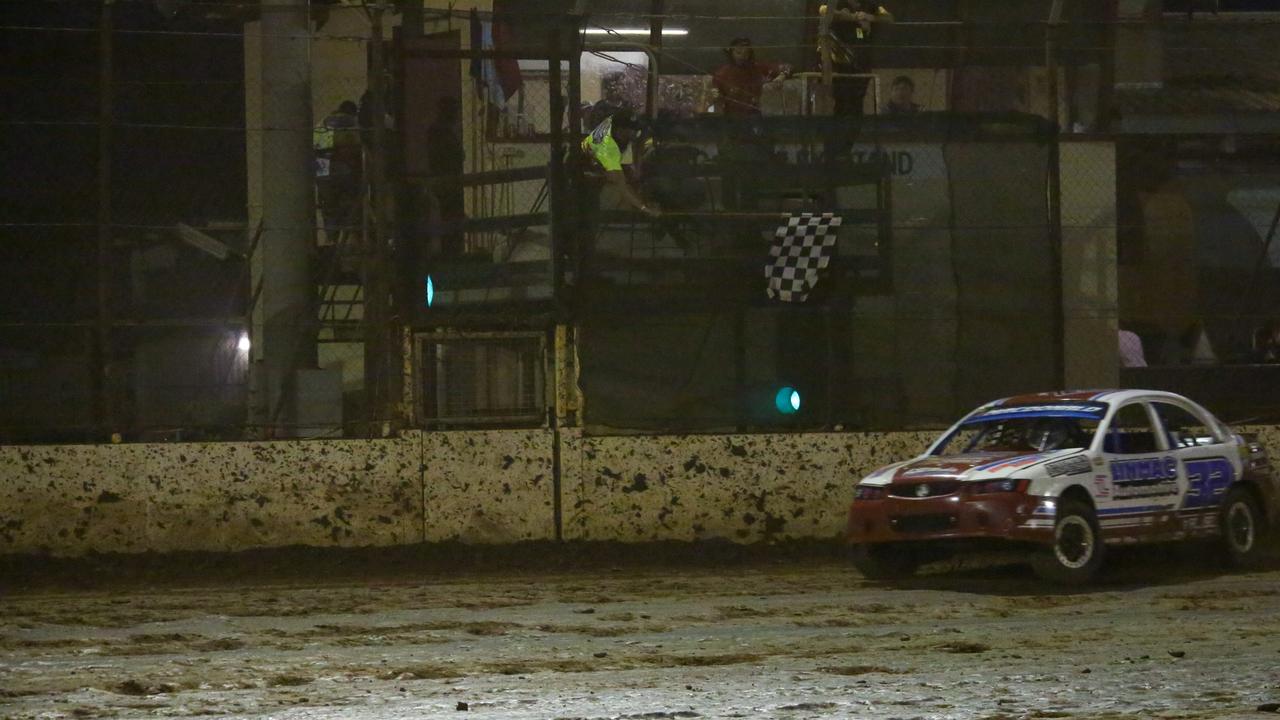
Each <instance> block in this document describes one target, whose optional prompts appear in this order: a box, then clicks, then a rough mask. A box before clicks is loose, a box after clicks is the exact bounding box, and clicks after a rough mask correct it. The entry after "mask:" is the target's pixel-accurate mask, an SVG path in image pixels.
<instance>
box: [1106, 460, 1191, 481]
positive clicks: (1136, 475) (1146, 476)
mask: <svg viewBox="0 0 1280 720" xmlns="http://www.w3.org/2000/svg"><path fill="white" fill-rule="evenodd" d="M1111 479H1112V480H1113V481H1115V482H1116V484H1120V483H1140V482H1155V481H1159V480H1177V479H1178V462H1177V461H1176V460H1174V459H1173V458H1172V457H1162V458H1143V459H1141V460H1114V461H1112V463H1111Z"/></svg>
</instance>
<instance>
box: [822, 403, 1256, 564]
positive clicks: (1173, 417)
mask: <svg viewBox="0 0 1280 720" xmlns="http://www.w3.org/2000/svg"><path fill="white" fill-rule="evenodd" d="M1278 522H1280V483H1278V481H1277V479H1276V477H1275V476H1274V475H1273V473H1272V471H1271V464H1270V461H1269V460H1268V458H1267V455H1266V453H1265V452H1263V450H1262V448H1261V447H1260V446H1259V445H1258V444H1256V443H1252V442H1249V441H1246V440H1245V439H1244V438H1242V437H1241V436H1240V435H1237V434H1235V433H1233V432H1232V431H1231V429H1230V428H1228V427H1227V426H1225V425H1223V424H1222V423H1221V422H1219V421H1218V420H1217V418H1215V417H1214V416H1213V415H1212V414H1210V413H1209V412H1208V411H1207V410H1205V409H1204V408H1202V407H1200V406H1199V405H1197V404H1196V403H1194V402H1191V401H1190V400H1188V399H1186V398H1184V397H1182V396H1180V395H1175V394H1173V393H1168V392H1159V391H1154V390H1113V391H1097V390H1092V391H1080V392H1053V393H1040V394H1035V395H1023V396H1019V397H1012V398H1006V399H1004V400H997V401H995V402H992V403H988V404H986V405H983V406H982V407H980V408H978V409H977V410H974V411H973V412H972V413H970V414H968V415H967V416H965V417H964V418H963V419H961V420H960V422H958V423H956V424H955V425H954V426H952V427H951V429H949V430H947V431H946V432H945V433H943V435H942V436H941V437H940V438H938V440H936V441H935V442H934V443H933V445H931V446H930V447H929V449H928V450H927V451H926V452H925V453H924V454H923V455H921V456H919V457H917V458H915V459H912V460H907V461H905V462H900V463H897V464H894V465H889V466H887V467H884V468H881V469H879V470H877V471H875V472H873V473H871V474H870V475H868V476H867V477H865V478H863V479H862V481H861V482H860V483H858V486H857V488H856V489H855V491H854V500H853V503H852V504H851V505H850V507H849V520H848V525H847V528H846V534H847V539H848V542H849V543H850V544H851V546H852V551H853V559H854V564H855V565H856V566H857V567H858V569H859V570H861V571H862V573H863V574H864V575H866V576H867V577H871V578H877V579H887V578H892V577H902V576H906V575H910V574H911V573H913V572H915V569H916V567H917V565H918V564H919V562H920V561H921V560H922V559H924V558H931V557H934V556H936V555H937V554H938V552H939V551H948V550H951V551H954V550H956V549H957V546H960V545H963V544H965V543H971V542H974V541H981V540H998V541H1001V542H1002V543H1020V544H1022V545H1024V546H1026V547H1027V548H1028V549H1029V550H1030V551H1031V559H1032V564H1033V567H1034V568H1035V569H1036V572H1037V573H1038V574H1039V575H1040V576H1041V577H1044V578H1046V579H1049V580H1052V581H1055V582H1060V583H1066V584H1077V583H1084V582H1088V581H1089V580H1090V579H1091V578H1093V576H1094V575H1095V574H1096V573H1097V571H1098V568H1099V567H1100V566H1101V564H1102V561H1103V558H1104V556H1105V554H1106V553H1105V550H1106V546H1107V545H1109V544H1118V543H1138V542H1153V541H1164V540H1181V539H1186V538H1193V537H1218V538H1221V539H1222V540H1223V541H1224V542H1223V545H1224V547H1225V552H1226V554H1227V556H1228V558H1229V559H1230V560H1231V561H1232V562H1234V563H1236V564H1242V563H1247V562H1249V561H1252V560H1256V559H1257V557H1258V554H1259V551H1260V549H1261V548H1260V546H1261V545H1262V539H1263V536H1264V533H1265V531H1266V529H1267V528H1269V527H1273V526H1275V525H1276V524H1277V523H1278Z"/></svg>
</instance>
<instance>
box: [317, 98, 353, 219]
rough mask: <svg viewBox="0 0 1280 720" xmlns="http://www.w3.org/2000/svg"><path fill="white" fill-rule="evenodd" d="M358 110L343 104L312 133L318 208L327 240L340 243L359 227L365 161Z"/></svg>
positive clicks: (351, 105)
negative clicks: (342, 237) (352, 229)
mask: <svg viewBox="0 0 1280 720" xmlns="http://www.w3.org/2000/svg"><path fill="white" fill-rule="evenodd" d="M357 112H358V109H357V108H356V104H355V103H354V102H352V101H350V100H344V101H342V103H341V104H340V105H338V109H336V110H334V111H333V112H332V113H329V115H328V116H326V117H325V119H324V121H323V122H322V123H321V124H320V126H319V127H317V128H315V130H314V131H313V132H312V144H313V146H314V148H315V153H316V205H318V206H319V209H320V216H321V219H322V220H323V221H324V231H325V237H326V239H327V240H329V241H331V242H332V241H337V240H338V236H339V234H340V233H341V232H343V231H345V230H350V229H351V228H354V227H358V226H359V224H360V223H359V211H360V195H361V192H360V190H361V183H362V180H363V169H364V168H363V166H364V158H363V152H362V150H361V146H360V126H359V121H358V119H357V117H356V114H357Z"/></svg>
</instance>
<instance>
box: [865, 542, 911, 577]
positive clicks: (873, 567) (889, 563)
mask: <svg viewBox="0 0 1280 720" xmlns="http://www.w3.org/2000/svg"><path fill="white" fill-rule="evenodd" d="M850 556H851V558H852V559H853V566H854V567H855V568H857V569H858V572H860V573H862V575H863V577H865V578H867V579H868V580H901V579H903V578H909V577H911V576H912V575H915V574H916V569H917V568H918V567H919V566H920V561H919V559H918V558H917V557H916V554H915V553H914V552H913V551H912V550H911V548H908V547H904V546H902V545H896V544H893V543H874V544H863V545H854V546H853V547H852V549H851V550H850Z"/></svg>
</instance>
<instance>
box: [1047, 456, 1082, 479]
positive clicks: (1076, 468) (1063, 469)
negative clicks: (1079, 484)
mask: <svg viewBox="0 0 1280 720" xmlns="http://www.w3.org/2000/svg"><path fill="white" fill-rule="evenodd" d="M1044 467H1045V469H1046V470H1048V471H1049V475H1050V476H1052V477H1059V476H1061V475H1083V474H1085V473H1087V472H1089V471H1090V469H1091V468H1090V466H1089V458H1087V457H1085V456H1084V455H1072V456H1071V457H1069V458H1063V459H1062V460H1054V461H1053V462H1051V463H1047V464H1046V465H1045V466H1044Z"/></svg>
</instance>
